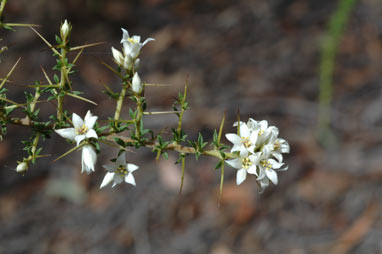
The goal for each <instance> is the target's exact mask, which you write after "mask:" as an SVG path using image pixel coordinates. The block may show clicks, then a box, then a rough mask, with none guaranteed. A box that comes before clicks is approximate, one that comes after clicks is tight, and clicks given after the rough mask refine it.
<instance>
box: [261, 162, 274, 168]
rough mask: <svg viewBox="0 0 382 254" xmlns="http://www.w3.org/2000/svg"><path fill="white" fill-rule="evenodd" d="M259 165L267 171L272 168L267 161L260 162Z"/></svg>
mask: <svg viewBox="0 0 382 254" xmlns="http://www.w3.org/2000/svg"><path fill="white" fill-rule="evenodd" d="M260 165H261V166H263V167H264V168H265V169H267V170H269V169H271V168H272V165H271V163H269V161H268V160H262V161H260Z"/></svg>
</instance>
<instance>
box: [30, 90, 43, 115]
mask: <svg viewBox="0 0 382 254" xmlns="http://www.w3.org/2000/svg"><path fill="white" fill-rule="evenodd" d="M40 95H41V93H40V87H37V88H36V92H35V94H34V98H33V102H32V103H31V106H30V109H31V112H33V111H34V109H35V107H36V102H37V101H38V98H40Z"/></svg>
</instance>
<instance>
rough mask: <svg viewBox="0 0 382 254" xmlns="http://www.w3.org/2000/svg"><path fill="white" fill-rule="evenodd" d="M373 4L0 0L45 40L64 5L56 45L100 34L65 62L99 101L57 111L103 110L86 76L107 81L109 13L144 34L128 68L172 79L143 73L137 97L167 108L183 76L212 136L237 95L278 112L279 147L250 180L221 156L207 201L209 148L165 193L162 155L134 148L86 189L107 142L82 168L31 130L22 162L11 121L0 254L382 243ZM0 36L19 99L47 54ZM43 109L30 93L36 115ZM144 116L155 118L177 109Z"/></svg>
mask: <svg viewBox="0 0 382 254" xmlns="http://www.w3.org/2000/svg"><path fill="white" fill-rule="evenodd" d="M381 8H382V7H381V3H380V2H379V1H378V0H358V1H353V0H348V1H347V0H341V1H332V0H323V1H314V0H256V1H250V0H237V1H232V0H183V1H176V0H141V1H138V0H134V1H123V0H111V1H105V0H87V1H85V0H70V1H58V0H54V1H47V0H38V1H33V3H32V1H28V0H9V1H8V3H7V5H6V8H5V12H4V14H5V22H13V23H33V24H39V25H40V27H38V28H37V30H38V31H39V32H40V33H41V34H42V35H43V36H44V37H45V38H46V39H47V40H49V41H50V42H51V43H53V44H54V43H55V40H54V35H55V34H59V27H60V24H61V22H63V21H64V20H65V19H68V21H70V22H71V23H72V25H73V30H72V35H71V45H73V46H74V45H82V44H84V43H93V42H104V44H103V45H100V46H97V47H92V48H89V49H86V50H85V51H84V54H83V55H82V56H81V58H80V60H79V61H78V63H77V66H76V71H77V72H76V73H75V74H74V75H73V76H72V81H73V87H74V89H75V90H80V91H84V92H85V97H87V98H89V99H91V100H93V101H96V102H97V103H98V106H93V105H91V104H88V103H86V102H83V101H79V100H74V99H73V100H70V99H68V100H67V101H66V104H65V106H66V108H67V109H68V110H69V111H70V112H75V113H77V114H79V115H80V116H84V115H85V113H86V111H87V110H88V109H90V110H91V111H92V112H93V113H94V114H95V115H97V116H99V119H101V120H102V119H103V120H105V119H107V117H108V116H110V115H111V114H113V110H114V108H115V102H114V101H112V100H110V99H109V98H108V97H107V96H106V95H105V94H103V93H101V91H102V90H103V89H104V88H103V84H106V85H108V86H109V87H111V88H112V89H113V90H114V91H119V83H118V79H117V77H116V76H115V75H114V74H113V73H112V72H110V71H109V70H108V69H106V68H105V67H104V66H103V65H102V64H101V62H102V61H104V62H106V63H108V64H110V65H113V62H112V60H111V58H112V55H111V50H110V47H111V46H114V47H116V48H118V49H120V48H121V44H120V43H119V42H120V40H121V36H122V32H121V27H123V28H125V29H127V30H128V31H129V32H130V34H131V35H132V34H137V35H141V36H142V38H143V39H146V38H148V37H152V38H155V39H156V41H155V42H150V43H149V44H147V45H146V46H145V47H144V48H143V50H142V53H141V68H140V71H139V73H140V76H141V78H142V80H143V81H145V82H147V83H160V84H170V85H171V87H170V88H168V87H166V88H159V87H157V88H155V87H151V88H148V90H147V92H146V94H145V95H146V97H147V102H148V109H149V110H150V111H163V110H171V105H172V103H173V101H174V97H176V96H177V94H178V92H179V91H182V90H183V87H184V85H185V83H186V82H187V81H188V83H189V93H188V101H189V104H190V110H189V111H187V112H186V114H185V121H184V129H185V131H186V133H188V134H189V135H190V136H191V137H193V138H196V137H197V133H198V132H201V133H202V134H203V135H204V137H205V138H207V137H211V136H212V133H213V130H214V129H218V128H219V124H220V120H221V118H222V116H223V112H224V111H226V112H227V119H226V125H225V128H224V132H226V133H227V132H233V131H235V130H234V128H233V127H232V123H233V122H234V121H235V119H236V112H237V110H238V109H240V114H241V119H244V120H246V119H248V118H249V117H252V118H254V119H256V120H262V119H266V120H268V121H269V123H270V124H271V125H275V126H277V127H279V129H280V135H279V136H280V137H282V138H284V139H286V140H287V141H288V142H289V144H290V146H291V153H290V154H289V155H286V156H285V162H286V163H287V164H288V165H289V170H288V171H286V172H282V173H280V174H279V185H278V186H276V187H275V186H270V187H269V188H267V189H266V191H265V192H264V193H263V194H259V193H258V192H259V188H258V187H257V184H256V181H255V177H254V176H249V177H248V178H247V180H246V181H245V182H244V183H243V184H242V185H240V186H236V184H235V175H236V170H235V169H232V168H229V167H228V166H227V167H226V170H225V183H224V189H223V195H222V198H221V202H220V205H219V204H218V200H219V181H220V171H219V170H217V171H215V170H214V168H215V165H216V163H217V161H216V160H215V159H214V158H204V157H203V158H200V159H199V160H198V161H195V159H194V158H193V157H191V156H190V157H187V160H186V175H185V186H184V189H183V193H182V195H180V196H179V195H178V191H179V186H180V175H181V169H180V166H179V165H178V164H176V165H175V164H174V162H175V161H176V159H177V158H176V154H171V153H170V155H169V159H168V160H165V159H160V160H159V161H155V154H154V153H151V152H150V150H148V149H145V148H141V149H139V150H134V151H132V152H129V153H128V158H129V160H130V162H131V163H134V164H137V165H139V166H140V169H139V170H138V171H136V172H135V173H134V175H135V177H136V182H137V186H136V187H133V186H131V185H128V184H121V185H118V186H116V187H115V188H113V189H112V188H110V187H108V188H105V189H102V190H99V185H100V183H101V182H102V179H103V176H104V174H105V170H104V169H103V168H102V165H103V164H106V163H108V160H109V159H111V158H113V157H115V156H116V153H117V150H115V149H114V148H109V147H106V146H102V147H101V150H102V149H103V150H102V153H101V154H100V155H99V157H98V162H97V166H96V172H95V173H93V174H91V175H90V176H87V175H81V174H80V170H81V153H80V152H76V153H73V154H71V155H69V156H67V157H64V158H63V159H61V160H59V161H57V162H52V161H53V159H54V158H56V157H58V156H59V155H61V154H62V153H64V152H65V151H67V150H69V149H70V148H71V147H72V146H71V145H70V144H67V143H65V141H64V140H63V139H62V138H61V137H58V136H57V135H52V138H51V139H50V140H48V141H47V142H44V143H42V144H43V146H44V149H43V151H42V153H43V154H52V157H50V158H45V159H40V160H38V161H37V163H36V164H35V165H34V166H32V167H31V169H30V170H29V171H28V172H27V173H26V174H25V175H24V176H21V175H19V174H17V173H16V172H15V171H14V169H15V168H16V165H17V164H16V161H17V160H21V159H22V158H23V157H24V156H25V154H24V151H22V148H23V146H22V144H21V140H25V139H27V137H28V135H29V134H30V133H29V131H30V130H28V129H27V128H22V127H15V126H11V127H9V132H8V134H7V135H6V136H5V140H4V141H2V142H0V253H106V252H108V253H138V254H146V253H158V254H161V253H170V254H171V253H184V254H186V253H187V254H188V253H189V254H194V253H195V254H199V253H211V254H241V253H250V254H252V253H295V254H300V253H382V243H381V239H382V219H381V197H382V184H381V183H382V156H381V155H382V135H381V133H382V132H381V131H382V125H381V124H382V99H381V80H382V79H381V61H382V60H381V58H382V57H381V56H382V54H381V38H382V33H381V27H382V20H381V12H382V10H381ZM0 35H1V36H0V37H1V38H3V40H2V41H1V42H0V43H1V46H4V45H7V46H8V47H9V49H8V51H6V52H4V53H2V54H1V56H0V57H1V65H0V66H1V67H0V76H1V77H4V76H5V75H6V74H7V73H8V71H9V70H10V69H11V67H12V66H13V65H14V63H15V62H16V60H17V59H18V58H19V57H21V61H20V63H19V65H18V66H17V68H16V70H15V71H14V73H13V74H12V76H11V78H10V80H12V81H13V83H14V84H7V85H6V87H7V89H8V90H9V93H8V98H11V99H13V100H15V101H18V102H22V101H23V100H24V95H23V90H24V88H23V87H22V86H21V85H28V84H34V82H35V81H36V80H41V81H42V82H43V83H45V80H44V77H43V74H42V71H41V68H40V66H41V67H43V68H44V69H46V70H47V72H48V73H49V75H50V77H52V76H53V74H54V73H55V72H54V71H53V70H52V67H53V66H54V65H55V59H54V58H53V57H52V55H51V51H50V50H49V48H48V47H47V46H46V45H45V44H44V43H43V42H42V40H41V39H40V38H38V36H37V35H36V34H34V33H33V32H32V31H31V30H30V29H29V28H22V27H19V28H16V31H15V32H11V31H8V30H4V29H2V30H1V31H0ZM73 57H74V54H73V55H70V56H69V58H73ZM129 103H130V102H128V103H127V104H126V105H130V106H133V105H132V104H129ZM127 108H128V106H125V108H124V109H125V111H124V112H123V114H122V115H123V117H125V118H127V117H128V116H127ZM53 112H55V109H54V108H53V107H52V105H51V104H48V103H46V104H41V115H42V116H46V117H47V116H49V114H51V113H53ZM15 114H16V115H19V116H22V114H21V112H16V113H15ZM144 121H145V123H146V126H148V127H150V128H152V129H154V130H155V131H160V130H162V129H163V127H165V126H167V127H174V126H176V122H177V118H176V116H174V115H160V116H149V117H148V116H147V117H145V118H144ZM208 141H211V139H209V140H208ZM224 142H225V143H226V144H228V143H229V142H228V141H227V140H225V139H224Z"/></svg>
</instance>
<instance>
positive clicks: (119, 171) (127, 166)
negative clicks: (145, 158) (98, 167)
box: [100, 152, 139, 188]
mask: <svg viewBox="0 0 382 254" xmlns="http://www.w3.org/2000/svg"><path fill="white" fill-rule="evenodd" d="M103 167H104V168H105V169H107V171H108V172H107V173H106V175H105V177H104V179H103V181H102V183H101V186H100V188H103V187H105V186H106V185H108V184H110V183H111V182H113V185H112V187H114V186H115V185H117V184H119V183H121V182H123V181H125V182H126V183H130V184H132V185H134V186H135V185H136V184H135V179H134V176H133V172H134V171H135V170H137V169H138V168H139V167H138V166H137V165H134V164H131V163H127V162H126V155H125V152H123V153H121V155H119V156H118V158H117V160H116V162H115V164H113V165H103Z"/></svg>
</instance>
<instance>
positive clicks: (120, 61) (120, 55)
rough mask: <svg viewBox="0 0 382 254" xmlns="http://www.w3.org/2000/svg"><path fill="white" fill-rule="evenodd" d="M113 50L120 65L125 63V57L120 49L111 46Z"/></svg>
mask: <svg viewBox="0 0 382 254" xmlns="http://www.w3.org/2000/svg"><path fill="white" fill-rule="evenodd" d="M111 52H112V53H113V58H114V61H115V62H116V63H117V64H118V65H123V63H124V57H123V55H122V53H121V52H119V51H118V50H116V49H115V48H114V47H111Z"/></svg>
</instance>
